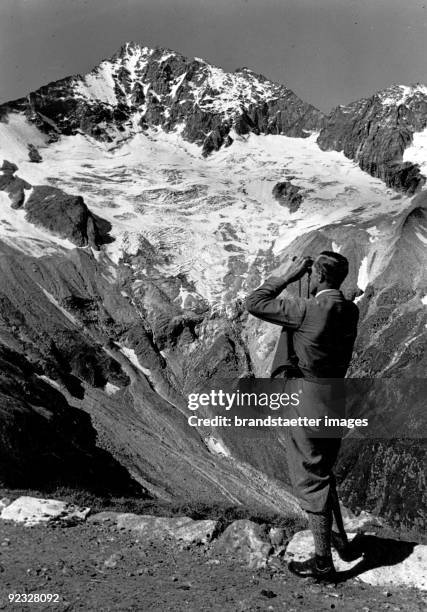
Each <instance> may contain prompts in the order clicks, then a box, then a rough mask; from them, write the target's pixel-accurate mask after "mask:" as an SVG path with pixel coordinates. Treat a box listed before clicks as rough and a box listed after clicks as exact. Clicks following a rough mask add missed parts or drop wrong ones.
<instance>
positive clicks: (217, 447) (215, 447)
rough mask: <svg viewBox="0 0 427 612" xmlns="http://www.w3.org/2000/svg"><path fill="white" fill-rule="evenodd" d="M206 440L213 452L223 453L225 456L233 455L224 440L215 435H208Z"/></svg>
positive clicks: (216, 453)
mask: <svg viewBox="0 0 427 612" xmlns="http://www.w3.org/2000/svg"><path fill="white" fill-rule="evenodd" d="M205 442H206V446H207V447H208V449H209V450H210V451H211V453H214V454H215V455H222V456H223V457H231V453H230V451H229V450H228V448H227V447H226V446H225V444H224V442H222V440H217V439H216V438H214V437H213V436H208V437H207V438H205Z"/></svg>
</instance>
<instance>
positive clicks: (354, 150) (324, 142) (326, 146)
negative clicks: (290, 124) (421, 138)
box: [318, 85, 427, 194]
mask: <svg viewBox="0 0 427 612" xmlns="http://www.w3.org/2000/svg"><path fill="white" fill-rule="evenodd" d="M426 126H427V87H425V86H424V85H415V86H411V87H406V86H403V85H394V86H393V87H390V88H388V89H385V90H383V91H380V92H378V93H376V94H374V95H373V96H371V97H370V98H365V99H363V100H359V101H357V102H353V103H352V104H349V105H343V106H338V107H337V108H336V109H334V110H333V111H332V112H331V113H330V115H328V117H326V119H325V121H324V123H323V126H322V129H321V131H320V134H319V139H318V144H319V146H320V148H321V149H322V150H323V151H330V150H335V151H343V152H344V155H346V156H347V157H349V158H350V159H353V160H354V161H355V162H357V163H358V164H359V166H360V167H361V168H362V170H365V171H366V172H369V174H371V175H372V176H376V177H379V178H381V179H382V180H383V181H384V182H385V183H386V184H387V185H389V186H390V187H392V188H393V189H397V190H400V191H404V192H406V193H409V194H414V193H415V192H416V191H418V190H419V189H421V187H422V186H423V185H424V183H425V180H426V178H425V175H424V174H422V172H421V171H420V167H419V165H418V164H417V163H414V162H412V161H410V159H407V160H404V152H405V150H406V149H407V148H408V147H409V146H410V145H411V143H412V141H413V137H414V133H416V132H423V131H424V130H425V128H426Z"/></svg>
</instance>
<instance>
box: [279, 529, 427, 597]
mask: <svg viewBox="0 0 427 612" xmlns="http://www.w3.org/2000/svg"><path fill="white" fill-rule="evenodd" d="M348 536H349V540H351V541H352V540H353V539H354V538H355V537H359V542H360V544H359V547H360V550H361V551H363V557H362V556H361V557H359V558H358V559H356V560H355V561H352V562H351V563H346V562H345V561H342V560H341V559H340V558H339V557H338V555H337V553H336V552H335V551H334V550H333V551H332V556H333V560H334V564H335V567H336V569H337V571H338V572H343V573H344V572H345V573H347V575H348V577H350V576H352V577H355V578H356V579H357V580H361V581H362V582H365V583H367V584H371V585H374V586H395V587H396V586H401V587H413V588H417V589H421V590H427V546H425V545H420V544H419V545H414V544H410V543H408V542H399V541H396V540H391V539H385V538H377V537H374V536H364V537H363V536H362V538H361V537H360V536H356V534H355V533H349V534H348ZM313 554H314V542H313V536H312V534H311V532H310V531H300V532H298V533H296V534H295V535H294V537H293V538H292V539H291V541H290V542H289V544H288V546H287V548H286V553H285V560H286V561H290V560H294V561H302V560H305V559H307V558H308V557H311V556H312V555H313Z"/></svg>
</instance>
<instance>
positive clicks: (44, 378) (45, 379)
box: [37, 374, 61, 389]
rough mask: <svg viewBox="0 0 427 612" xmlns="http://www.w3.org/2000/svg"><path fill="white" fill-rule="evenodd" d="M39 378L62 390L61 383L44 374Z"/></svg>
mask: <svg viewBox="0 0 427 612" xmlns="http://www.w3.org/2000/svg"><path fill="white" fill-rule="evenodd" d="M37 378H40V380H44V381H45V382H47V383H48V384H49V385H50V386H51V387H55V389H61V385H60V384H59V383H57V382H56V380H52V379H51V378H49V377H48V376H45V375H44V374H42V375H40V376H39V375H37Z"/></svg>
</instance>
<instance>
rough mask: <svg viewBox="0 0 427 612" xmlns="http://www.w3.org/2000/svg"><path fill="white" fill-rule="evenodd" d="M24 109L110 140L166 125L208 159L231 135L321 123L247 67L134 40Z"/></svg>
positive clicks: (303, 130) (290, 131) (294, 130)
mask: <svg viewBox="0 0 427 612" xmlns="http://www.w3.org/2000/svg"><path fill="white" fill-rule="evenodd" d="M26 105H28V110H29V112H30V114H31V115H32V116H33V117H34V120H35V121H37V123H38V125H41V126H42V129H44V130H45V131H47V132H49V133H50V132H51V131H52V128H53V129H54V130H55V132H56V133H65V134H73V133H76V132H80V133H81V132H83V133H86V134H88V135H89V136H91V137H93V138H96V139H97V140H107V141H113V140H116V139H117V138H119V139H120V140H121V139H123V136H124V135H125V136H131V135H132V134H134V133H136V132H138V131H141V130H145V129H147V128H162V129H163V130H164V131H166V132H170V131H178V132H179V133H180V134H181V136H182V137H183V138H184V139H186V140H188V141H190V142H193V143H196V144H198V145H200V146H202V150H203V154H204V155H207V154H209V153H211V152H212V151H217V150H219V149H220V147H221V146H222V145H224V144H231V142H232V140H231V137H230V132H231V131H232V130H235V131H236V132H237V133H238V134H249V133H251V132H253V133H255V134H261V133H263V134H283V135H287V136H294V137H302V138H305V137H307V136H308V134H309V132H310V131H313V130H317V129H319V126H320V122H321V120H322V118H323V114H322V113H321V112H320V111H318V110H317V109H316V108H314V107H313V106H312V105H310V104H307V103H305V102H303V101H302V100H301V99H300V98H298V96H296V95H295V94H294V93H293V92H292V91H291V90H290V89H288V88H287V87H286V86H285V85H283V84H281V83H276V82H274V81H270V80H268V79H267V78H266V77H264V76H261V75H258V74H256V73H255V72H254V71H252V70H250V69H249V68H241V69H239V70H237V71H235V72H227V71H225V70H223V69H222V68H220V67H218V66H214V65H213V64H210V63H208V62H206V61H204V60H202V59H199V58H189V57H186V56H184V55H182V54H181V53H179V52H177V51H174V50H172V49H167V48H164V47H154V48H151V47H147V46H144V45H143V44H142V43H138V42H134V41H128V42H126V43H124V44H123V45H122V46H121V48H120V49H119V50H118V51H117V52H116V53H115V54H114V55H113V56H112V57H111V58H110V59H106V60H104V61H102V62H101V63H100V64H99V65H98V66H96V67H95V68H94V69H93V70H92V71H91V72H89V73H88V74H87V75H85V76H76V77H72V78H69V79H62V80H61V81H57V82H56V83H51V84H49V85H47V86H45V87H42V88H41V89H39V90H37V91H36V92H33V93H32V94H30V96H29V97H28V100H27V99H22V100H20V101H19V109H20V110H24V111H25V109H26ZM17 106H18V103H15V107H17ZM11 107H12V108H13V107H14V103H12V104H11V105H10V106H9V107H8V108H9V109H10V108H11ZM0 110H1V108H0Z"/></svg>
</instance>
